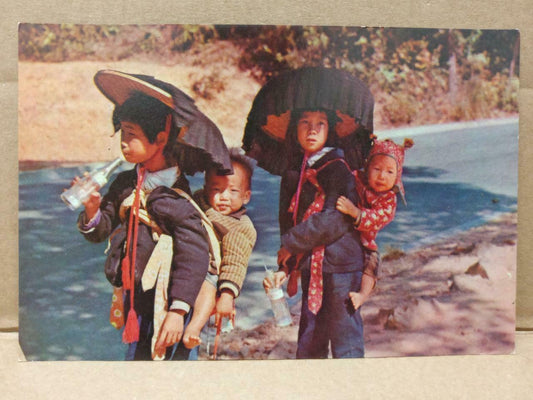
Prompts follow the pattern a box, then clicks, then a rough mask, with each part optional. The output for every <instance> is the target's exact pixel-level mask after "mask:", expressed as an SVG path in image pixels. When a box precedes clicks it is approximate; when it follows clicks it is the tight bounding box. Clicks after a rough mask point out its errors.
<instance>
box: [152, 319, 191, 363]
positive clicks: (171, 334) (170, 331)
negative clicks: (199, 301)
mask: <svg viewBox="0 0 533 400" xmlns="http://www.w3.org/2000/svg"><path fill="white" fill-rule="evenodd" d="M183 312H184V311H182V310H179V311H169V312H168V313H167V316H166V317H165V320H164V321H163V325H162V326H161V330H160V331H159V337H158V338H157V342H156V343H155V346H154V353H155V355H156V356H157V357H162V356H164V355H165V352H166V350H167V347H169V346H172V345H173V344H174V343H178V342H179V341H180V340H181V335H183V314H182V313H183Z"/></svg>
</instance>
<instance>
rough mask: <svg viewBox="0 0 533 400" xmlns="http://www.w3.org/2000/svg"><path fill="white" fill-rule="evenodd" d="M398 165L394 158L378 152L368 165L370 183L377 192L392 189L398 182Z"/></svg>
mask: <svg viewBox="0 0 533 400" xmlns="http://www.w3.org/2000/svg"><path fill="white" fill-rule="evenodd" d="M397 174H398V167H397V165H396V160H394V158H392V157H389V156H386V155H383V154H378V155H376V156H374V157H372V159H371V160H370V164H369V165H368V185H369V186H370V187H371V188H372V190H374V191H376V192H386V191H387V190H391V189H392V187H393V186H394V184H395V183H396V175H397Z"/></svg>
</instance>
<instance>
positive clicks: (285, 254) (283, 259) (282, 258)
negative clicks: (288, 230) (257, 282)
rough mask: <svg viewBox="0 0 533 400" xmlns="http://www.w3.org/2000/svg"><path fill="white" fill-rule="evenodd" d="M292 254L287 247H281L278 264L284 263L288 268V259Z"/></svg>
mask: <svg viewBox="0 0 533 400" xmlns="http://www.w3.org/2000/svg"><path fill="white" fill-rule="evenodd" d="M291 256H292V254H291V253H290V252H289V250H287V249H286V248H285V247H281V248H280V249H279V251H278V265H282V266H284V267H286V268H288V267H287V261H288V260H289V258H291Z"/></svg>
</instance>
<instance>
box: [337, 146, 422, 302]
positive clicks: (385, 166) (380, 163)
mask: <svg viewBox="0 0 533 400" xmlns="http://www.w3.org/2000/svg"><path fill="white" fill-rule="evenodd" d="M412 146H413V141H412V140H411V139H405V140H404V144H403V146H399V145H397V144H396V143H394V142H393V141H392V140H390V139H387V140H384V141H380V140H375V141H374V145H373V146H372V149H371V150H370V154H369V156H368V160H367V166H366V169H365V171H354V176H355V188H356V189H357V193H358V194H359V199H360V202H359V203H358V206H356V205H355V204H354V203H352V202H351V201H350V200H349V199H347V198H346V197H344V196H341V197H339V199H338V200H337V206H336V207H337V210H339V211H340V212H342V213H343V214H347V215H349V216H351V217H352V218H353V220H354V227H355V229H356V230H358V231H359V232H361V243H362V245H363V246H364V248H365V269H364V271H363V278H362V282H361V290H360V291H359V292H350V299H351V300H352V304H353V306H354V308H355V309H358V308H359V307H360V306H361V305H362V304H363V303H364V302H365V301H366V300H367V299H368V296H369V295H370V293H371V292H372V289H373V288H374V286H375V284H376V280H377V276H378V271H379V263H380V260H379V253H378V246H377V243H376V236H377V234H378V232H379V231H380V230H381V229H383V228H384V227H385V226H386V225H387V224H389V223H390V222H391V221H392V220H393V219H394V214H395V213H396V193H400V195H401V197H402V199H403V198H404V197H405V193H404V189H403V184H402V167H403V161H404V154H405V149H408V148H411V147H412Z"/></svg>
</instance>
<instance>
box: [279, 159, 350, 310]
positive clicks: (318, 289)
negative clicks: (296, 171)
mask: <svg viewBox="0 0 533 400" xmlns="http://www.w3.org/2000/svg"><path fill="white" fill-rule="evenodd" d="M307 159H308V157H307V154H306V155H305V156H304V160H303V163H302V168H301V170H300V179H299V180H298V187H297V188H296V193H295V194H294V196H293V197H292V200H291V204H290V206H289V210H288V211H289V212H292V214H293V223H294V225H296V224H297V214H298V206H299V202H300V193H301V191H302V186H303V184H304V183H305V182H306V181H309V182H310V183H311V184H312V185H313V186H315V187H316V189H317V191H316V193H315V198H314V200H313V202H312V203H311V204H310V205H309V207H308V208H307V210H306V211H305V213H304V215H303V218H302V221H305V220H307V219H308V218H309V217H310V216H311V215H313V214H316V213H318V212H320V211H322V209H323V208H324V202H325V200H326V194H325V192H324V189H322V187H321V186H320V185H319V184H318V180H317V174H318V173H319V172H320V171H321V170H322V169H324V168H325V167H327V166H328V165H330V164H332V163H334V162H336V161H341V162H343V163H345V164H346V162H345V161H344V159H342V158H335V159H333V160H330V161H328V162H326V163H325V164H324V165H322V166H320V167H319V168H317V169H313V168H308V167H307ZM324 251H325V246H324V245H321V246H317V247H315V248H314V249H313V254H312V255H311V276H310V280H309V289H308V290H309V293H308V296H307V300H308V308H309V310H310V311H311V312H312V313H313V314H315V315H316V314H317V313H318V311H319V310H320V308H321V307H322V295H323V291H324V284H323V280H322V264H323V262H324ZM301 258H302V255H301V254H298V256H297V263H296V264H297V265H296V268H298V267H299V265H298V264H299V263H300V260H301ZM298 275H299V274H298V273H297V272H296V271H292V272H291V274H290V277H289V282H288V284H287V292H288V293H289V295H293V294H294V293H295V292H296V288H297V279H298ZM291 293H292V294H291Z"/></svg>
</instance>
